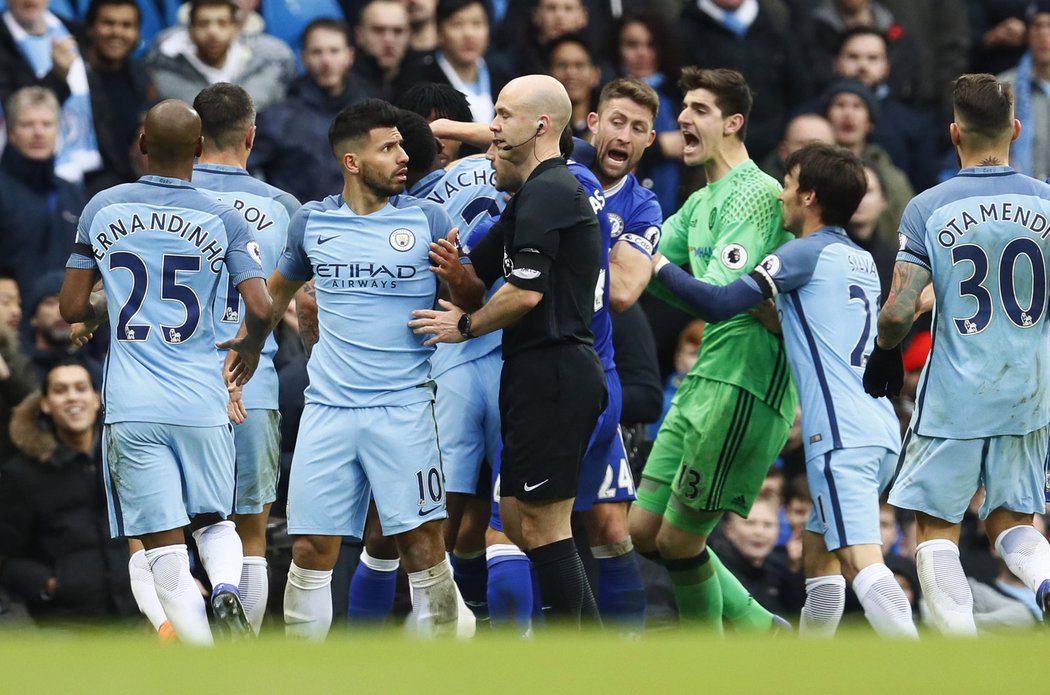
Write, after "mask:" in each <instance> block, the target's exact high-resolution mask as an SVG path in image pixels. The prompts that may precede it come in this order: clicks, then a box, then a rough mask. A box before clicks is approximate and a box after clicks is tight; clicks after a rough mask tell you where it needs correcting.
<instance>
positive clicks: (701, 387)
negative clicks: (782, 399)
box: [635, 376, 791, 536]
mask: <svg viewBox="0 0 1050 695" xmlns="http://www.w3.org/2000/svg"><path fill="white" fill-rule="evenodd" d="M790 429H791V423H790V422H788V421H787V420H785V419H784V418H782V417H781V416H780V414H779V413H778V412H777V411H776V410H774V409H772V408H771V407H769V406H768V405H766V403H764V402H763V401H762V400H761V399H759V398H757V397H755V396H754V395H753V394H752V393H750V392H749V391H746V390H744V389H742V388H739V387H737V386H733V385H732V384H726V383H722V382H720V381H712V380H710V379H704V378H703V377H699V376H688V377H686V379H685V380H684V381H683V382H682V385H681V386H680V387H679V389H678V393H677V394H675V397H674V401H673V402H672V403H671V409H670V411H668V413H667V417H666V418H665V419H664V422H663V424H662V425H661V426H660V431H659V432H658V433H657V435H656V442H655V444H654V445H653V450H652V453H650V454H649V460H648V461H647V462H646V464H645V470H644V471H642V484H641V486H639V488H638V500H637V501H636V502H635V504H637V505H639V506H641V507H642V509H645V510H647V511H649V512H652V513H653V514H660V515H663V517H664V518H665V519H667V520H668V521H669V522H671V523H672V524H673V525H674V526H677V527H679V528H681V529H684V530H686V531H690V532H693V533H697V534H700V535H705V536H706V535H707V534H708V533H710V532H711V530H712V529H713V527H714V524H715V523H716V522H717V519H715V520H714V521H712V520H711V517H710V515H711V514H712V513H717V512H725V511H731V512H735V513H737V514H739V515H741V516H747V514H748V512H749V511H750V510H751V505H752V504H753V503H754V501H755V497H756V496H757V495H758V491H759V489H760V488H761V487H762V481H763V480H764V479H765V477H766V473H767V472H768V471H769V467H770V466H771V465H772V464H773V462H774V461H775V460H776V457H777V455H778V454H779V453H780V450H781V449H782V448H783V447H784V444H785V442H787V438H788V433H789V431H790ZM697 512H700V513H702V514H701V515H697Z"/></svg>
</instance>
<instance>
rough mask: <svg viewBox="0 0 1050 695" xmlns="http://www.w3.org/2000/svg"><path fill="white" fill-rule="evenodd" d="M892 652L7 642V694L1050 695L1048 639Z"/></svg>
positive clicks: (931, 643) (781, 645)
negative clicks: (1013, 694) (1049, 694)
mask: <svg viewBox="0 0 1050 695" xmlns="http://www.w3.org/2000/svg"><path fill="white" fill-rule="evenodd" d="M924 637H925V639H923V640H922V641H920V642H919V643H907V642H887V641H883V640H879V639H878V638H876V637H875V636H874V635H873V634H871V633H870V632H867V631H847V632H843V633H841V634H840V635H839V636H838V637H837V638H836V639H835V640H832V641H830V642H811V641H799V640H798V639H796V638H795V637H793V636H780V637H776V638H770V637H756V636H740V635H737V636H730V637H727V638H725V639H717V638H714V637H711V636H709V635H702V634H689V633H682V632H677V631H676V632H667V633H657V634H652V635H647V636H646V637H645V638H644V639H642V640H638V641H628V640H625V639H622V638H619V637H616V636H614V635H611V634H593V633H585V634H582V635H581V634H573V633H565V632H547V633H543V634H540V635H538V636H537V637H535V638H534V639H532V640H522V639H518V638H514V637H511V636H502V635H492V634H481V635H479V637H478V638H476V639H474V640H472V641H470V642H428V641H420V640H416V639H411V638H407V637H404V636H402V635H400V634H398V633H397V632H395V631H387V632H385V633H382V634H376V635H356V636H341V635H333V636H332V637H331V638H330V639H329V641H328V642H327V643H325V644H323V645H311V644H303V643H290V642H286V641H285V640H284V639H283V638H281V637H279V636H278V635H273V636H270V637H264V638H263V639H261V640H257V641H254V642H250V643H241V644H220V645H218V646H216V647H215V648H214V649H194V648H189V647H185V646H180V645H162V644H159V643H156V642H154V641H153V639H152V638H151V637H150V636H149V635H139V634H128V633H118V632H106V631H90V632H82V633H75V634H74V633H59V634H51V633H47V632H36V633H34V632H26V633H23V632H17V631H4V632H0V693H4V694H5V695H6V694H7V693H20V694H21V693H28V694H31V695H50V694H52V693H77V694H85V693H88V694H90V693H135V694H136V695H143V694H146V695H153V694H154V693H191V694H193V695H198V694H204V693H222V694H224V695H239V694H240V693H252V694H253V695H255V694H257V693H266V694H273V695H276V694H278V693H280V694H287V695H314V694H315V693H362V694H367V695H373V694H375V695H387V694H388V693H411V694H413V695H431V694H433V693H485V694H487V695H504V694H510V693H528V694H529V695H556V694H559V693H592V692H593V693H598V692H600V693H632V694H639V695H640V694H642V693H657V694H659V695H672V694H673V693H690V694H692V693H696V695H707V694H720V693H807V694H808V693H824V692H827V693H832V692H834V693H850V694H852V693H879V694H880V695H897V694H898V693H923V694H927V693H929V694H934V693H953V694H954V693H969V692H973V693H982V694H989V693H996V694H998V693H1010V692H1018V693H1021V692H1024V693H1037V692H1047V690H1048V689H1050V685H1048V682H1047V675H1046V674H1047V669H1046V668H1045V664H1046V663H1047V662H1048V658H1047V657H1048V650H1050V633H1047V632H1043V631H1040V632H1023V633H1014V634H1009V635H1004V634H999V635H989V636H984V637H982V638H981V639H978V640H946V639H942V638H937V637H932V636H924Z"/></svg>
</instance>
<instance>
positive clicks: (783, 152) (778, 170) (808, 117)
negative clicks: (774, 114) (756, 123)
mask: <svg viewBox="0 0 1050 695" xmlns="http://www.w3.org/2000/svg"><path fill="white" fill-rule="evenodd" d="M814 142H822V143H826V144H828V145H832V144H834V143H835V131H834V130H833V129H832V127H831V123H829V122H828V119H826V118H824V117H823V116H821V115H820V114H819V113H802V114H799V115H798V116H795V117H794V118H792V119H791V120H790V121H788V124H787V128H785V129H784V138H783V139H782V140H781V141H780V142H779V143H777V147H776V149H775V150H773V151H772V152H770V153H769V154H768V155H767V156H766V158H765V159H764V160H763V161H762V171H764V172H766V173H767V174H769V175H770V176H772V177H773V178H775V179H776V180H777V181H783V180H784V174H786V173H787V172H786V171H785V170H784V162H785V161H787V158H788V155H790V154H791V153H792V152H794V151H795V150H800V149H802V148H803V147H805V146H806V145H809V144H811V143H814Z"/></svg>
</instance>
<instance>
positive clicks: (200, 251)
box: [59, 100, 270, 644]
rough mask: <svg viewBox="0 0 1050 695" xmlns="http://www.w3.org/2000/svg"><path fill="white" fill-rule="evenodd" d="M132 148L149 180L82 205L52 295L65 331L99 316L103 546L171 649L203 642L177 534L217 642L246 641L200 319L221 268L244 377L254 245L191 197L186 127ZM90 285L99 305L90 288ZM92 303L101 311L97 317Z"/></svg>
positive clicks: (226, 217) (203, 621) (168, 121)
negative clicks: (236, 308)
mask: <svg viewBox="0 0 1050 695" xmlns="http://www.w3.org/2000/svg"><path fill="white" fill-rule="evenodd" d="M139 147H140V150H141V151H142V153H143V154H144V155H145V156H146V158H147V171H148V172H149V174H148V175H147V176H144V177H143V178H141V179H139V181H137V182H135V183H130V184H124V185H121V186H116V187H114V188H111V189H108V190H106V191H103V192H101V193H99V194H98V195H96V196H95V197H94V198H93V199H92V200H91V201H90V202H89V203H88V206H87V207H86V208H85V210H84V214H83V215H82V216H81V218H80V224H79V227H78V232H77V238H76V244H75V245H74V248H73V253H72V255H71V256H70V258H69V262H68V264H67V269H66V279H65V283H64V284H63V286H62V293H61V295H60V298H59V301H60V305H61V306H60V308H61V311H62V316H63V318H64V319H65V320H66V321H69V322H70V323H74V322H81V321H82V322H86V323H88V324H92V325H98V323H99V322H100V321H101V320H102V317H103V315H104V313H106V312H108V318H109V321H110V324H111V325H112V326H113V340H112V343H111V347H110V353H109V358H108V360H107V361H106V384H105V387H104V389H103V399H104V402H105V412H106V418H105V433H104V434H105V448H104V451H105V454H106V469H105V472H106V473H107V476H106V477H107V494H108V496H109V501H110V509H111V512H112V513H111V523H112V532H113V535H114V537H118V536H128V537H133V538H139V539H140V540H141V541H142V544H143V545H144V546H145V551H146V558H147V559H148V560H149V566H150V570H151V572H152V574H153V577H154V584H155V586H156V590H157V596H158V598H159V599H160V602H161V605H162V606H164V612H165V614H166V615H167V617H168V619H169V620H170V621H171V624H172V626H173V627H174V628H175V632H176V633H177V634H178V636H179V639H181V640H183V641H186V642H189V643H194V644H209V643H211V641H212V635H211V631H210V629H209V627H208V621H207V617H206V614H205V607H204V602H203V601H202V599H201V596H200V593H199V592H198V590H197V584H196V582H195V581H194V580H193V577H192V576H191V575H190V568H189V557H188V555H187V552H186V546H185V544H184V539H183V527H185V526H186V525H189V526H190V527H191V528H192V529H194V531H193V536H194V538H195V540H196V541H197V548H198V552H199V554H200V557H201V561H202V562H203V564H204V567H205V570H206V571H207V572H208V576H209V578H210V579H211V582H212V586H213V591H212V596H211V605H212V608H213V609H214V611H215V614H216V617H217V618H218V620H219V622H220V626H222V627H223V628H224V629H225V630H227V631H230V632H234V633H238V634H248V633H249V631H250V629H251V628H250V627H249V625H248V623H247V621H246V619H245V616H244V612H243V608H242V606H241V602H240V598H239V596H238V590H237V585H238V582H239V581H240V578H241V563H242V550H241V541H240V538H239V537H238V536H237V532H236V531H235V529H234V525H233V522H232V521H228V520H226V519H227V517H229V516H230V513H231V512H232V509H231V505H232V502H233V497H234V459H233V456H234V454H233V433H232V428H231V426H230V424H229V419H228V417H227V414H226V402H227V394H226V388H225V387H224V385H223V378H222V371H221V366H220V356H219V354H218V352H217V351H216V346H215V331H214V326H213V323H212V320H211V316H212V311H213V305H214V301H215V297H216V293H217V290H218V286H219V280H220V278H221V275H222V269H223V266H224V265H225V266H226V268H227V269H228V270H229V274H230V276H231V277H232V281H233V284H234V285H235V286H236V287H237V290H238V292H240V294H241V296H242V297H243V298H244V301H245V306H246V310H247V311H246V316H245V329H246V335H245V336H244V338H243V339H242V340H241V342H240V343H239V345H238V346H237V349H239V350H243V351H245V353H246V354H245V355H244V357H243V359H242V360H241V362H240V365H239V368H238V370H237V372H236V373H235V374H233V375H232V378H234V379H235V380H237V381H238V382H241V383H243V382H244V381H245V380H246V379H247V378H249V377H250V376H251V373H252V372H253V371H254V369H255V366H256V358H255V351H257V350H258V349H261V347H262V342H263V339H264V338H265V330H266V327H267V325H268V322H269V317H270V299H269V297H268V295H267V293H266V290H265V287H264V286H263V282H262V280H261V279H260V278H262V277H263V272H262V267H261V265H260V262H259V259H260V253H259V247H258V245H257V244H256V242H255V241H254V240H253V238H252V234H251V232H250V231H249V229H248V227H247V225H246V224H245V222H244V220H243V218H242V217H241V216H240V214H238V213H237V211H236V210H234V209H233V208H231V207H227V206H225V205H222V204H220V203H218V202H216V201H215V200H213V199H211V198H209V197H207V196H205V195H204V194H202V193H200V192H198V191H196V190H195V189H193V188H192V187H191V186H190V184H189V180H190V177H191V175H192V170H193V159H194V157H195V156H197V155H199V154H200V153H201V125H200V118H199V117H198V116H197V114H196V112H195V111H193V110H192V109H191V108H189V106H187V105H186V104H184V103H182V102H180V101H174V100H168V101H164V102H161V103H160V104H158V105H157V106H155V107H153V108H152V109H150V111H149V113H148V114H147V116H146V121H145V124H144V132H143V135H142V137H141V138H140V141H139ZM100 275H101V277H102V279H103V282H104V300H101V299H99V298H94V297H93V296H92V292H91V289H92V287H93V285H94V284H95V282H96V280H97V279H98V278H99V276H100ZM103 304H105V307H106V308H105V309H103V308H102V307H103Z"/></svg>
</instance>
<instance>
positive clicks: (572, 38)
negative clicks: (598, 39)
mask: <svg viewBox="0 0 1050 695" xmlns="http://www.w3.org/2000/svg"><path fill="white" fill-rule="evenodd" d="M567 43H574V44H576V45H577V46H579V47H580V48H582V49H583V51H584V52H585V53H586V54H587V57H588V58H590V60H591V63H594V64H595V65H597V62H596V61H595V59H594V49H593V48H591V44H590V42H589V41H587V38H586V37H585V36H584V35H583V34H578V33H569V34H562V35H561V36H559V37H558V38H556V39H552V40H551V42H550V43H548V44H547V69H548V70H550V67H551V61H552V60H553V59H554V52H555V51H556V50H558V49H559V48H561V47H562V46H564V45H565V44H567Z"/></svg>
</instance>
